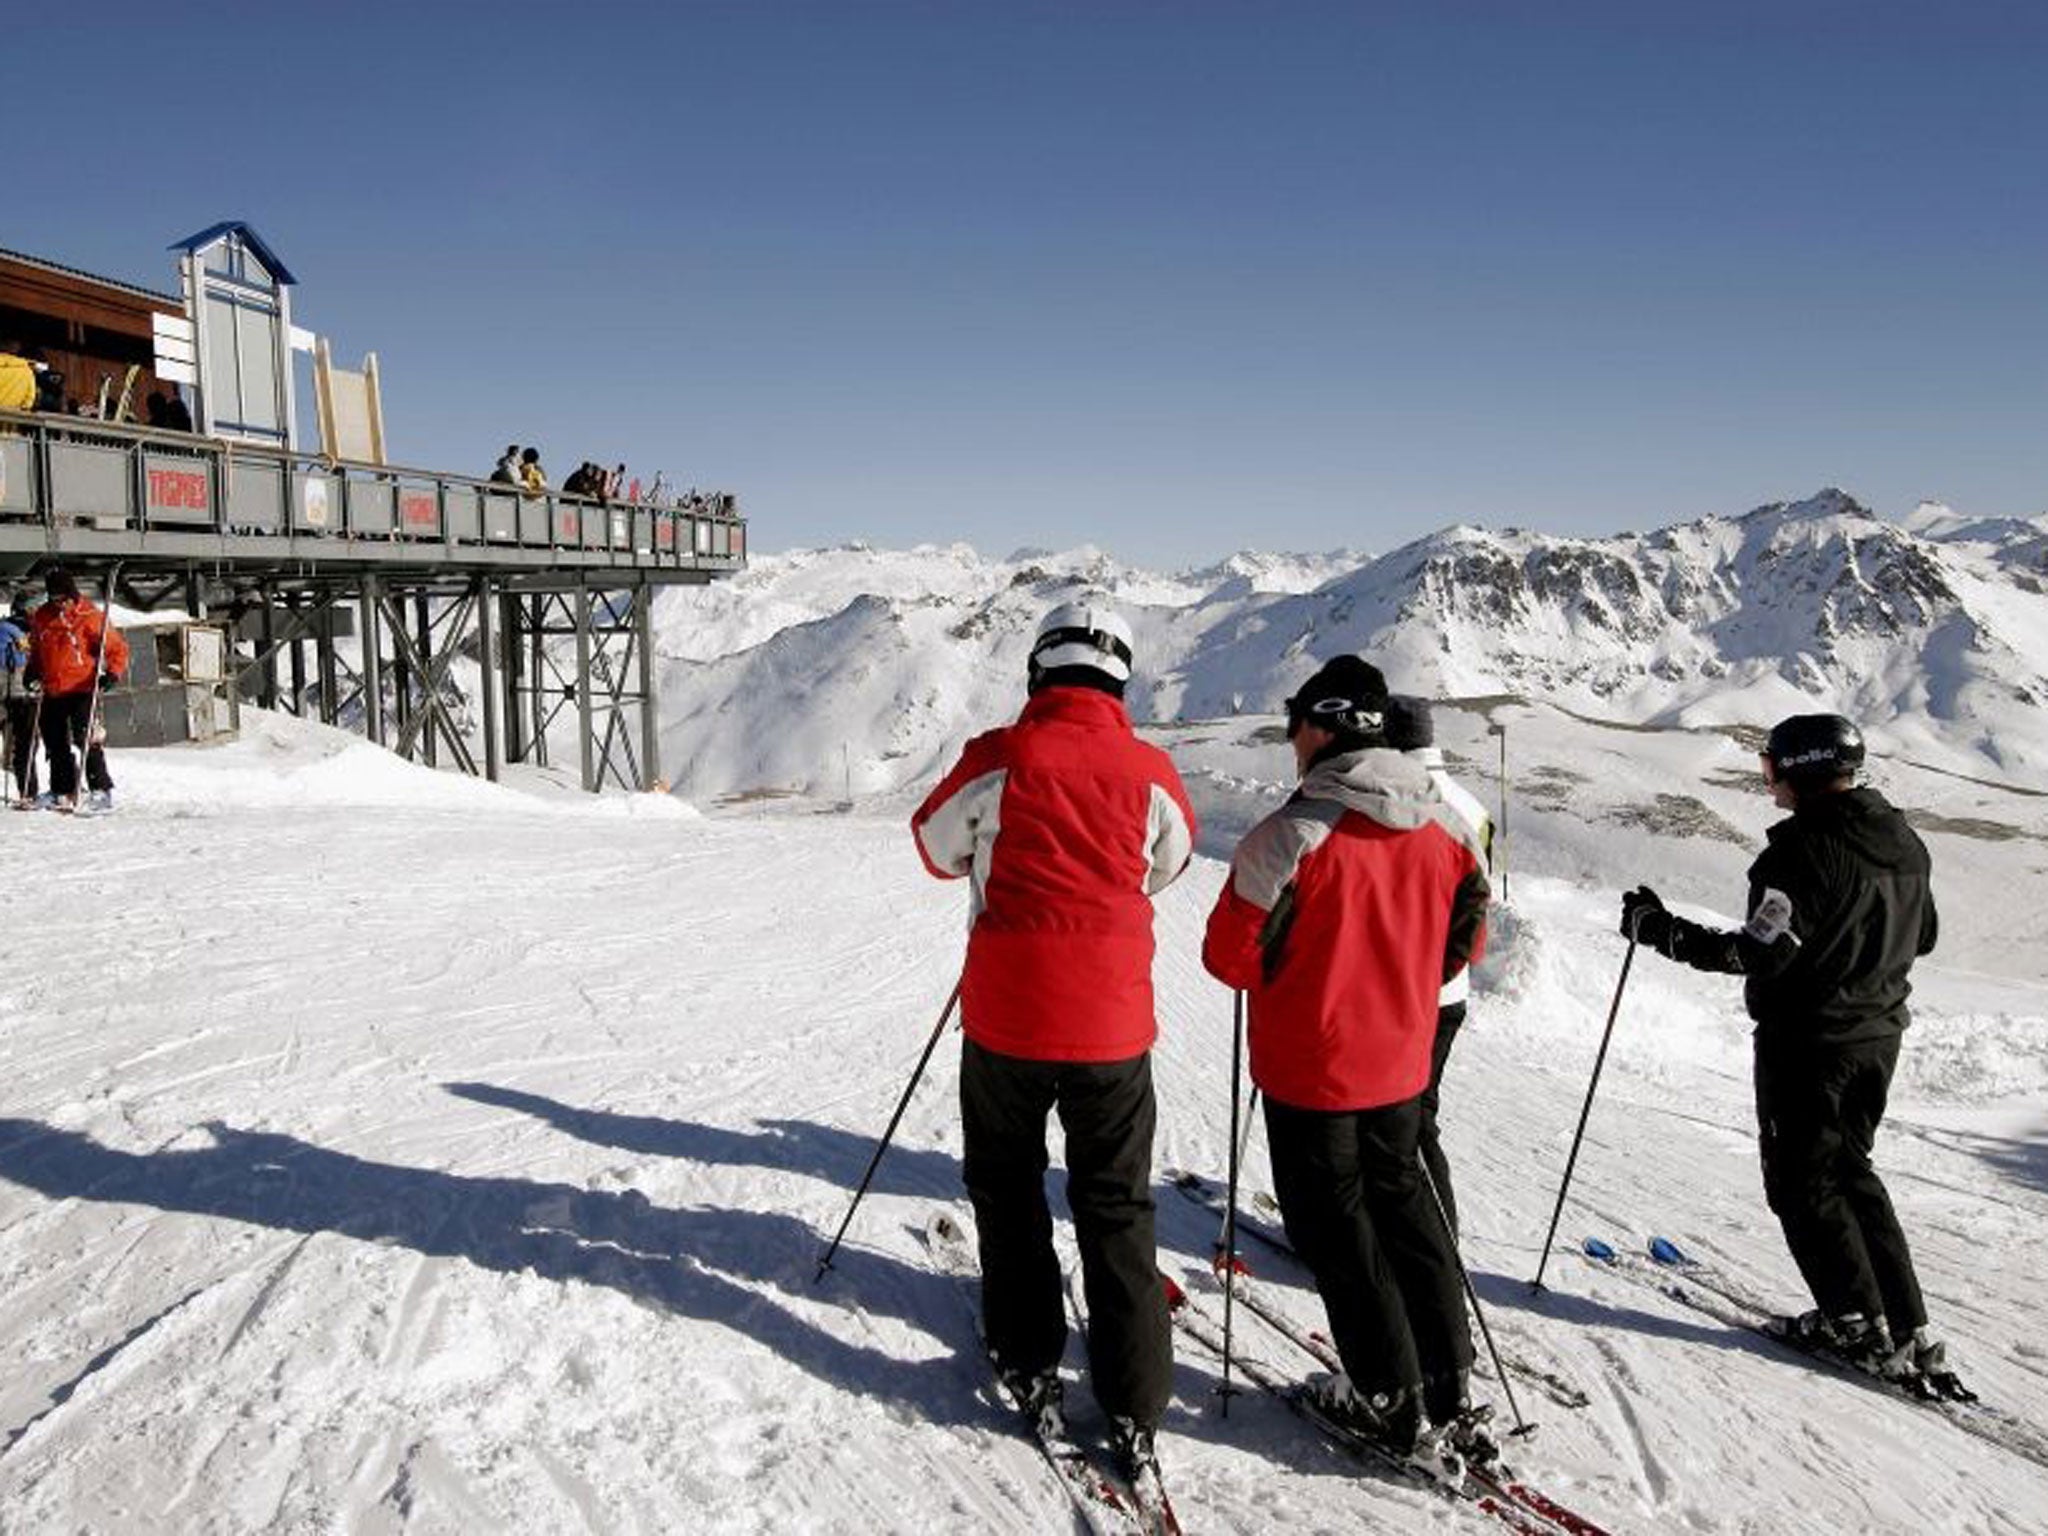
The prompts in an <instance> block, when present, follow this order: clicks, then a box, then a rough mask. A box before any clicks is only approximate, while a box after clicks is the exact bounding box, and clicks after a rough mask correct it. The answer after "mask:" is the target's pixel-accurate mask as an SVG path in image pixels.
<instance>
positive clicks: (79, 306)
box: [0, 223, 746, 791]
mask: <svg viewBox="0 0 2048 1536" xmlns="http://www.w3.org/2000/svg"><path fill="white" fill-rule="evenodd" d="M170 249H171V251H172V253H173V254H174V255H175V257H176V261H177V275H178V291H177V292H176V293H175V294H171V293H158V292H154V291H152V290H150V289H147V288H142V287H138V286H135V285H133V284H129V283H123V282H116V281H113V280H111V279H108V278H102V277H95V276H93V275H91V274H90V273H86V272H80V271H77V270H76V269H73V268H70V267H67V266H64V265H61V264H59V263H57V262H54V261H49V260H45V259H43V258H41V257H36V256H28V255H22V254H18V253H15V252H9V251H0V351H18V352H19V353H21V354H26V355H28V356H31V357H34V358H36V359H37V361H38V362H39V363H41V364H42V365H43V367H44V369H45V370H47V373H50V374H55V375H57V376H59V379H60V380H61V383H59V382H58V381H57V380H50V379H48V378H47V376H46V377H45V383H46V389H47V388H48V386H49V385H52V384H54V385H56V388H55V390H54V395H55V398H46V399H45V400H44V401H43V402H42V403H43V404H44V405H45V406H46V407H48V408H46V409H42V410H37V411H27V412H18V411H7V410H0V584H8V585H19V584H20V583H22V582H23V581H32V580H33V578H34V577H35V576H36V575H37V574H38V573H39V572H40V571H42V570H45V569H47V568H49V567H50V566H53V565H60V564H61V565H63V566H65V567H67V568H69V569H70V570H72V571H73V572H74V573H75V574H76V575H78V576H79V577H80V578H81V584H85V583H89V582H97V584H98V588H99V591H100V592H101V593H102V594H103V595H104V596H109V597H112V598H113V599H114V600H115V601H118V602H121V603H123V604H126V605H128V606H131V607H135V608H142V609H150V610H161V609H163V608H164V607H165V606H166V605H169V604H181V605H182V607H183V608H184V610H185V613H186V614H187V615H189V616H190V617H191V618H192V619H194V620H204V621H207V622H208V623H209V624H211V625H215V626H221V627H222V628H224V630H225V635H226V637H227V640H228V644H227V646H226V647H225V650H224V651H223V648H222V647H221V646H219V645H218V644H215V645H212V646H209V645H207V644H205V643H201V644H200V645H199V646H198V649H197V651H196V652H193V651H192V650H191V648H190V647H189V646H184V647H180V646H176V645H167V646H153V647H152V649H153V650H156V651H158V652H160V653H161V654H162V655H163V656H165V657H166V658H172V657H173V655H174V653H175V655H177V656H189V655H193V654H196V655H198V656H199V657H200V658H201V661H200V665H201V666H202V667H203V666H204V665H205V661H204V657H206V656H208V655H213V656H222V657H223V659H222V660H221V661H219V662H217V663H216V665H217V666H218V667H220V668H221V674H222V675H221V676H220V677H219V678H218V680H217V682H216V679H214V678H209V677H204V676H201V675H199V674H196V673H192V672H191V671H190V668H189V666H187V665H185V664H182V663H181V662H179V661H177V660H174V659H167V661H166V669H167V671H168V673H170V674H173V675H171V676H167V677H166V678H164V679H163V680H162V682H161V683H160V684H158V685H157V686H164V687H171V686H175V687H177V688H179V689H180V690H181V691H182V693H183V696H184V697H185V698H186V699H191V698H192V697H193V695H194V692H195V690H203V691H205V692H207V693H209V694H215V695H218V696H219V697H220V698H221V699H223V700H224V701H225V702H226V703H227V705H228V706H229V707H230V708H232V706H233V703H234V701H235V700H236V699H237V698H239V697H242V696H253V697H256V698H258V699H259V700H260V701H261V702H262V703H263V704H264V706H265V707H267V708H276V709H284V710H287V711H290V712H293V713H297V714H301V715H306V716H316V715H317V717H318V718H320V719H322V720H323V721H326V722H327V723H329V724H336V725H342V726H345V727H347V728H350V729H356V730H360V731H362V732H363V733H364V734H365V735H367V736H368V737H369V739H370V740H372V741H375V742H378V743H380V744H384V745H388V746H390V747H392V748H393V749H394V750H396V751H398V752H400V753H402V754H404V755H405V756H408V757H414V758H419V759H422V760H424V761H426V762H428V763H439V762H441V761H443V760H444V759H445V760H446V761H448V762H450V763H451V764H453V765H454V766H457V767H460V768H462V769H464V770H465V771H467V772H471V773H482V774H485V775H487V776H489V777H491V778H496V777H497V776H498V772H499V768H500V766H501V764H502V763H504V762H539V763H546V762H547V760H548V751H549V744H550V739H551V737H552V739H553V742H554V744H555V746H556V747H557V748H560V747H562V746H563V745H564V743H565V741H566V739H567V738H568V736H569V731H568V725H569V722H570V720H571V719H572V718H573V722H574V726H575V731H574V740H575V743H576V749H577V755H578V766H579V769H580V773H581V782H582V784H583V787H584V788H585V789H589V790H593V791H594V790H597V789H599V788H601V787H603V786H604V785H606V784H618V785H621V786H624V787H627V788H631V789H644V788H649V787H653V786H655V785H656V784H658V783H659V782H660V779H661V773H660V750H659V732H658V720H657V718H656V710H655V700H654V676H653V667H654V657H653V645H652V631H651V612H652V600H653V595H654V593H655V592H656V591H657V590H658V589H659V588H661V587H664V586H674V585H693V584H701V583H704V582H709V581H714V580H717V579H719V578H720V577H723V576H728V575H731V574H732V573H734V572H736V571H738V570H740V569H742V568H743V567H744V566H745V564H746V521H745V519H744V518H742V517H741V516H740V515H739V511H738V506H737V502H736V500H735V498H734V497H732V496H731V495H729V494H724V493H718V494H712V495H696V494H694V493H693V494H692V495H691V496H690V497H689V498H686V499H673V498H663V500H662V501H661V502H660V503H659V504H657V503H656V502H654V501H652V500H637V501H626V500H620V499H618V498H616V497H615V498H611V499H609V500H590V499H585V498H579V497H572V496H566V495H563V494H561V493H560V492H557V491H553V490H549V491H546V492H536V493H528V494H522V493H521V492H520V491H519V490H518V489H517V488H516V487H513V486H509V485H505V484H502V483H498V482H491V481H485V480H480V479H477V478H473V477H470V476H466V475H460V474H453V473H448V472H445V471H440V470H433V469H420V468H408V467H401V466H397V465H393V464H391V463H390V462H388V460H387V459H386V456H385V452H384V435H383V418H382V408H381V404H380V401H379V398H378V392H377V370H376V359H375V357H374V355H372V356H371V357H369V358H368V359H367V360H366V361H365V363H364V365H363V367H362V368H361V369H360V370H358V371H350V370H346V369H342V368H338V367H336V366H335V365H334V362H333V359H332V355H331V352H330V349H329V347H328V344H327V342H326V340H325V339H324V338H322V337H318V336H315V335H313V334H312V333H310V332H308V331H305V330H302V329H301V328H300V327H298V326H297V325H295V324H294V323H293V319H292V300H293V292H294V289H295V287H296V282H295V279H294V278H293V276H292V273H291V271H290V270H289V268H288V267H286V265H285V264H284V262H283V261H282V260H281V259H280V258H279V257H278V255H277V253H276V252H275V251H274V250H273V249H272V248H271V247H270V246H269V245H268V244H267V243H266V242H265V241H264V240H263V238H262V237H261V236H260V235H258V234H257V232H256V231H255V230H254V229H252V228H250V227H249V226H248V225H247V224H242V223H224V224H216V225H214V226H212V227H211V228H208V229H204V230H201V231H199V232H198V233H197V234H195V235H192V236H190V237H188V238H187V239H185V240H181V241H179V242H177V243H176V244H174V245H173V246H172V247H171V248H170ZM302 372H305V373H310V375H311V377H312V380H313V388H312V390H311V393H312V395H313V399H312V400H311V401H310V402H307V401H303V400H302V398H301V397H302V394H303V393H304V391H302V389H301V388H300V387H299V376H300V374H301V373H302ZM173 396H176V397H177V398H178V399H179V400H180V401H181V403H182V408H183V409H184V410H185V411H189V415H190V423H191V430H189V431H188V430H182V428H183V426H184V421H183V419H182V416H177V417H173V416H171V415H169V414H168V413H167V407H168V405H169V402H170V401H171V399H172V397H173ZM152 397H156V398H154V399H152ZM307 405H310V406H311V408H312V412H313V415H312V416H311V417H308V416H305V415H302V407H304V406H307ZM171 409H176V408H171ZM138 418H145V419H141V420H139V419H138ZM172 419H175V420H177V421H178V428H177V429H174V428H173V427H171V426H170V425H168V424H166V423H167V422H168V421H169V420H172ZM457 657H462V658H464V659H465V660H466V661H468V662H470V663H473V664H475V665H477V666H479V667H480V668H481V671H482V681H481V686H480V687H479V688H478V689H477V690H476V694H475V697H476V700H477V702H478V706H479V708H478V710H477V714H478V716H479V717H480V718H474V719H473V718H470V707H469V704H468V702H467V696H466V695H465V694H464V693H463V692H462V691H461V690H458V689H457V688H455V687H454V686H453V684H452V682H451V668H452V664H453V663H454V661H455V660H456V658H457ZM145 686H147V682H146V680H145ZM128 691H129V690H128V689H127V688H126V687H124V688H123V689H121V690H117V691H116V692H114V693H112V694H110V695H109V698H108V701H107V702H108V720H109V728H110V731H119V730H120V729H121V727H122V726H123V724H124V722H132V721H134V720H138V719H140V718H141V717H142V715H143V714H145V713H147V712H146V711H144V710H142V709H141V704H142V702H143V701H142V700H140V699H137V700H136V701H134V703H133V704H132V705H131V706H129V707H127V708H126V709H125V710H124V706H123V704H122V697H123V695H124V694H125V693H127V692H128ZM208 713H209V714H210V713H211V708H210V707H209V710H208ZM188 718H190V719H191V720H193V721H196V719H197V709H196V705H195V710H194V712H193V713H192V714H191V715H190V716H189V717H188ZM178 734H179V733H178V732H176V731H172V732H171V735H172V736H173V737H175V736H177V735H178ZM184 734H186V735H202V734H206V733H205V732H203V731H201V730H199V729H197V728H196V725H195V727H194V728H193V729H190V730H188V731H186V732H185V733H184ZM136 739H142V738H140V737H138V738H136ZM116 744H117V745H118V744H119V737H118V735H117V736H116ZM479 748H480V749H481V750H480V751H479Z"/></svg>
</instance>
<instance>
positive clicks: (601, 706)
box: [504, 583, 660, 792]
mask: <svg viewBox="0 0 2048 1536" xmlns="http://www.w3.org/2000/svg"><path fill="white" fill-rule="evenodd" d="M652 611H653V590H652V589H651V588H649V587H629V588H625V589H615V590H610V591H605V590H600V589H599V588H597V587H595V586H591V585H586V584H580V583H579V584H578V585H576V586H574V587H570V588H567V589H564V590H558V591H535V592H509V593H507V594H506V596H505V603H504V631H505V634H504V646H505V654H506V657H507V665H506V668H505V717H506V718H505V751H506V756H507V757H508V758H509V759H510V760H511V761H513V762H533V763H535V764H539V765H542V766H545V765H546V763H547V761H548V751H549V746H550V741H551V738H552V739H553V740H554V742H555V743H557V744H559V741H560V736H561V731H560V728H559V725H565V724H568V721H566V720H564V718H563V717H564V716H573V721H574V731H575V741H576V757H577V768H578V772H579V774H580V776H581V782H582V785H583V787H584V788H585V789H587V790H590V791H593V792H595V791H597V790H600V789H603V788H604V787H605V786H606V785H608V784H616V785H618V786H619V787H620V788H623V789H635V790H637V789H647V788H650V787H652V785H653V784H654V783H655V781H656V780H657V779H658V778H659V776H660V768H659V762H658V758H657V752H658V740H659V726H660V721H659V718H658V715H657V711H656V706H655V702H654V688H653V682H654V669H653V664H652V661H651V659H650V658H651V640H652ZM636 725H637V727H638V730H637V732H636V731H635V729H634V728H635V726H636ZM636 737H637V740H636Z"/></svg>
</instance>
